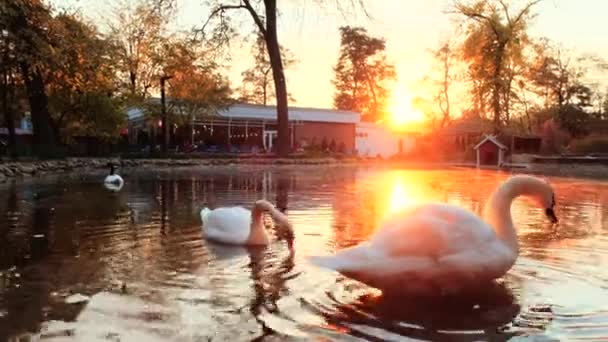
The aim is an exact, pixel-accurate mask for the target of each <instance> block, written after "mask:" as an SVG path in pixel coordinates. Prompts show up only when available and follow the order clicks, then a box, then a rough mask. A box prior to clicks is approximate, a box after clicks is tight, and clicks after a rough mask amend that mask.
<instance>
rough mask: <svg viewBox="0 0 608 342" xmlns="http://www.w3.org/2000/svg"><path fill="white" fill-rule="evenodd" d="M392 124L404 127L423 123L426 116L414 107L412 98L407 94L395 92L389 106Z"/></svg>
mask: <svg viewBox="0 0 608 342" xmlns="http://www.w3.org/2000/svg"><path fill="white" fill-rule="evenodd" d="M389 112H390V115H391V124H392V125H393V126H395V127H404V126H407V125H408V124H415V123H421V122H423V121H424V119H425V116H424V113H422V112H421V111H420V110H418V109H416V108H414V106H413V105H412V97H411V96H409V95H408V94H407V93H406V92H398V93H397V92H393V97H392V99H391V103H390V106H389Z"/></svg>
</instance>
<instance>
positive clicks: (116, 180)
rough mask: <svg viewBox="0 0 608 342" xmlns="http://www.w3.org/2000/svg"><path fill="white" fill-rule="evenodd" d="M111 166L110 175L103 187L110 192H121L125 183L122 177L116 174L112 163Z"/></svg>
mask: <svg viewBox="0 0 608 342" xmlns="http://www.w3.org/2000/svg"><path fill="white" fill-rule="evenodd" d="M109 166H110V174H108V175H107V176H106V178H105V179H104V181H103V185H104V186H105V188H106V189H108V190H110V191H120V189H122V186H123V185H124V181H123V180H122V177H120V176H119V175H117V174H115V173H114V164H111V163H110V164H109Z"/></svg>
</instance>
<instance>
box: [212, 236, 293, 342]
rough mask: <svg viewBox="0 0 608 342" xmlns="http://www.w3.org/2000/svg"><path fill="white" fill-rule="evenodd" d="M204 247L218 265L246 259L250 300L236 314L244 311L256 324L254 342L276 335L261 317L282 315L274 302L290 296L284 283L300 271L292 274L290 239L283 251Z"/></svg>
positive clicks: (258, 247) (247, 247)
mask: <svg viewBox="0 0 608 342" xmlns="http://www.w3.org/2000/svg"><path fill="white" fill-rule="evenodd" d="M274 246H276V245H273V247H274ZM207 247H208V248H209V250H210V252H211V253H213V254H214V256H215V258H216V260H217V261H219V262H220V263H224V262H226V263H228V264H231V265H234V264H235V263H238V264H242V262H243V261H245V260H247V265H246V266H245V267H247V268H249V269H250V271H251V275H250V277H251V278H250V279H251V281H252V290H253V298H252V299H251V300H250V301H249V302H248V303H247V304H246V305H245V306H244V307H242V308H239V309H237V310H235V311H237V312H241V311H243V310H245V309H247V310H248V311H249V312H250V314H251V315H252V316H253V318H254V319H255V321H256V322H257V324H258V325H259V328H260V330H261V331H259V334H260V336H258V337H257V338H254V340H255V339H261V338H264V337H266V336H270V335H276V334H279V333H278V332H277V331H275V330H273V329H272V328H270V327H268V326H267V324H266V322H265V320H264V318H265V317H264V316H265V315H266V314H271V315H279V316H280V315H281V313H280V309H279V306H278V304H277V303H278V301H279V300H280V299H281V297H282V296H283V295H285V294H287V293H289V289H288V287H287V285H286V283H287V281H289V280H291V279H294V278H296V277H297V276H298V275H299V272H297V273H293V270H294V267H295V261H294V258H295V250H294V249H293V246H292V242H291V240H289V241H288V244H287V247H288V248H287V249H286V250H284V249H278V250H276V251H275V250H270V249H269V248H268V247H265V246H234V245H224V244H217V243H208V244H207ZM271 248H272V247H271ZM245 258H247V259H245ZM277 259H278V260H277ZM239 261H240V262H239Z"/></svg>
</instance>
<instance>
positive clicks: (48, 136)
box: [21, 62, 55, 156]
mask: <svg viewBox="0 0 608 342" xmlns="http://www.w3.org/2000/svg"><path fill="white" fill-rule="evenodd" d="M21 72H22V74H23V79H24V80H25V88H26V90H27V95H28V99H29V103H30V110H31V116H32V126H33V130H34V144H33V148H34V153H36V154H37V155H38V156H48V154H49V153H52V152H54V148H55V136H54V134H53V126H52V119H51V114H50V113H49V106H48V98H47V96H46V92H45V90H44V81H43V80H42V75H40V72H39V71H38V70H30V65H29V64H28V63H25V62H22V63H21Z"/></svg>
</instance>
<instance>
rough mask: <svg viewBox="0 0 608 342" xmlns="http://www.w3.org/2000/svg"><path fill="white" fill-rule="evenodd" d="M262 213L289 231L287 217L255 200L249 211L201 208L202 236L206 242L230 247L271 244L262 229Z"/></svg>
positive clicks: (270, 205)
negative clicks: (268, 215) (210, 241)
mask: <svg viewBox="0 0 608 342" xmlns="http://www.w3.org/2000/svg"><path fill="white" fill-rule="evenodd" d="M265 212H267V213H269V214H270V216H271V217H272V218H273V220H274V221H275V222H277V223H278V224H280V225H282V226H285V227H287V228H288V229H289V230H290V231H291V229H292V228H291V224H290V222H289V220H288V219H287V216H285V215H284V214H283V213H282V212H280V211H279V210H277V209H276V208H275V207H274V205H272V204H271V203H270V202H268V201H266V200H258V201H256V202H255V203H254V205H253V209H252V210H249V209H245V208H243V207H220V208H216V209H213V210H210V209H208V208H204V209H203V210H201V220H202V223H203V235H204V236H205V238H207V239H209V240H213V241H217V242H221V243H226V244H232V245H267V244H268V243H269V241H270V240H269V238H268V234H266V228H265V227H264V213H265Z"/></svg>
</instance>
